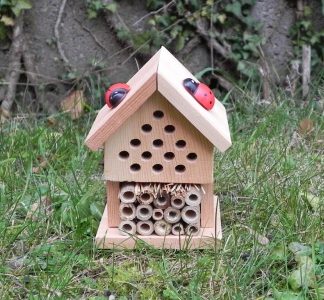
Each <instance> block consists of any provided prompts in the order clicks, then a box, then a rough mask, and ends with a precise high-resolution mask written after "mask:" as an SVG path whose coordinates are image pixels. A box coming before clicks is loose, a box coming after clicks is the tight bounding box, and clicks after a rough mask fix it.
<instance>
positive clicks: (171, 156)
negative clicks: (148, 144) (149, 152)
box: [164, 152, 174, 160]
mask: <svg viewBox="0 0 324 300" xmlns="http://www.w3.org/2000/svg"><path fill="white" fill-rule="evenodd" d="M164 158H165V159H166V160H172V159H174V153H173V152H166V153H164Z"/></svg>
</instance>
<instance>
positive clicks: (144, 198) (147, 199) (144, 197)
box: [138, 191, 153, 204]
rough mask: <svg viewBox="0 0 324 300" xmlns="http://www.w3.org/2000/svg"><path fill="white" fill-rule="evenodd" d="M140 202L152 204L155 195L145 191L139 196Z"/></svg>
mask: <svg viewBox="0 0 324 300" xmlns="http://www.w3.org/2000/svg"><path fill="white" fill-rule="evenodd" d="M138 202H139V203H141V204H151V203H152V202H153V193H152V192H150V191H144V192H142V193H141V194H140V195H139V196H138Z"/></svg>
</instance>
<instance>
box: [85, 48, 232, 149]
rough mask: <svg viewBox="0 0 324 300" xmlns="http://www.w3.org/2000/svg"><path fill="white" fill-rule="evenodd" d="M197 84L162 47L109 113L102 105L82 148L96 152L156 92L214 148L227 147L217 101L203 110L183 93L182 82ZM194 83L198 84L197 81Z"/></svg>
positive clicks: (225, 124)
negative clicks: (186, 80)
mask: <svg viewBox="0 0 324 300" xmlns="http://www.w3.org/2000/svg"><path fill="white" fill-rule="evenodd" d="M189 77H190V78H193V79H195V80H197V79H196V78H195V77H194V76H193V75H192V74H191V73H190V72H189V71H188V70H187V69H186V68H185V67H184V66H183V65H182V64H181V63H180V62H179V61H178V60H177V59H176V58H175V57H174V56H173V55H172V54H171V53H170V52H169V51H168V50H167V49H166V48H164V47H162V48H161V49H160V50H159V51H158V52H157V53H156V54H155V55H154V56H153V57H152V58H151V59H150V60H149V61H148V62H147V63H146V64H145V65H144V66H143V67H142V68H141V69H140V70H139V71H138V72H137V73H136V74H135V75H134V76H133V77H132V78H131V79H130V80H129V81H128V82H127V84H128V85H129V86H130V88H131V89H130V91H129V93H128V94H127V96H126V98H125V99H124V100H123V101H122V102H121V103H120V104H119V105H118V106H117V107H116V108H113V109H109V108H108V106H107V105H105V106H104V107H103V108H102V109H101V110H100V112H99V113H98V115H97V118H96V120H95V121H94V123H93V125H92V128H91V130H90V132H89V134H88V136H87V138H86V141H85V143H86V145H87V146H88V147H89V148H90V149H92V150H97V149H98V148H99V147H100V146H102V145H103V143H104V142H105V141H106V140H108V138H109V136H110V135H111V134H113V133H114V132H115V131H116V130H118V128H119V127H120V126H121V125H122V124H123V123H124V121H125V120H127V119H128V118H129V117H130V116H131V115H132V114H133V113H135V112H136V111H137V109H138V108H139V107H140V106H141V105H142V104H143V103H144V102H145V101H146V100H147V99H148V98H149V97H150V96H151V95H152V94H153V93H154V92H155V91H159V92H160V93H161V94H162V95H163V96H164V97H165V98H166V99H167V100H168V101H169V102H170V103H171V104H172V105H173V106H174V107H175V108H176V109H178V111H180V112H181V113H182V114H183V115H184V116H185V117H186V118H187V119H188V121H190V122H191V123H192V124H193V125H194V126H195V127H196V128H197V129H198V130H199V131H200V132H201V133H202V134H203V135H204V136H205V137H206V138H207V139H208V140H209V141H210V142H211V143H212V144H213V145H214V146H215V147H216V148H218V149H219V150H220V151H222V152H223V151H225V150H226V149H228V148H229V147H230V146H231V136H230V131H229V128H228V121H227V115H226V110H225V108H224V106H223V104H222V103H221V102H219V101H216V102H215V105H214V107H213V109H212V110H210V111H207V110H205V109H204V108H203V107H202V106H201V105H200V104H199V103H198V102H196V101H195V100H194V99H193V97H192V96H191V95H190V94H189V93H188V92H187V91H186V90H185V89H184V87H183V80H184V79H185V78H189ZM197 81H198V80H197Z"/></svg>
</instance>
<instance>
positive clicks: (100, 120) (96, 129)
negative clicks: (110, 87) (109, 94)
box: [85, 52, 160, 150]
mask: <svg viewBox="0 0 324 300" xmlns="http://www.w3.org/2000/svg"><path fill="white" fill-rule="evenodd" d="M159 55H160V54H159V52H157V53H156V54H155V55H154V56H153V57H152V58H151V59H150V60H149V61H148V62H147V63H146V64H145V65H144V66H143V67H142V68H141V69H140V70H139V71H138V72H137V73H136V74H135V75H134V76H133V77H132V78H131V79H130V80H129V81H128V82H127V84H128V85H129V86H130V91H129V93H128V94H127V96H126V98H125V99H124V100H123V101H122V102H121V103H120V104H119V105H118V106H117V107H116V108H113V109H109V108H108V106H107V105H105V106H104V107H103V108H102V109H101V110H100V112H99V113H98V115H97V118H96V120H95V122H94V123H93V125H92V127H91V130H90V132H89V134H88V136H87V138H86V141H85V144H86V145H87V146H88V147H89V148H90V149H91V150H97V149H98V148H99V147H100V146H102V145H103V143H104V142H105V141H106V140H107V139H108V138H109V137H110V135H111V134H113V133H114V132H115V131H116V130H117V129H118V128H119V127H120V126H121V125H122V124H123V123H124V122H125V121H126V120H127V119H128V118H129V117H130V116H132V115H133V114H134V113H135V112H136V111H137V109H138V108H139V107H140V106H141V105H142V104H143V103H144V102H145V101H146V100H147V99H148V98H149V97H150V96H151V95H152V94H153V93H154V92H155V91H156V89H157V86H156V73H157V67H158V63H159Z"/></svg>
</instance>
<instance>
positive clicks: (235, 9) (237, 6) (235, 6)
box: [225, 1, 242, 18]
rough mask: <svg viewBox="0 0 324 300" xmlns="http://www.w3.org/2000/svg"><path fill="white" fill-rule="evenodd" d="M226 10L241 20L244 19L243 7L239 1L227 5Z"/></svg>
mask: <svg viewBox="0 0 324 300" xmlns="http://www.w3.org/2000/svg"><path fill="white" fill-rule="evenodd" d="M225 10H226V11H227V12H230V13H232V14H233V15H235V16H236V17H238V18H240V17H242V6H241V3H240V2H239V1H235V2H234V3H231V4H227V5H226V7H225Z"/></svg>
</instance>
